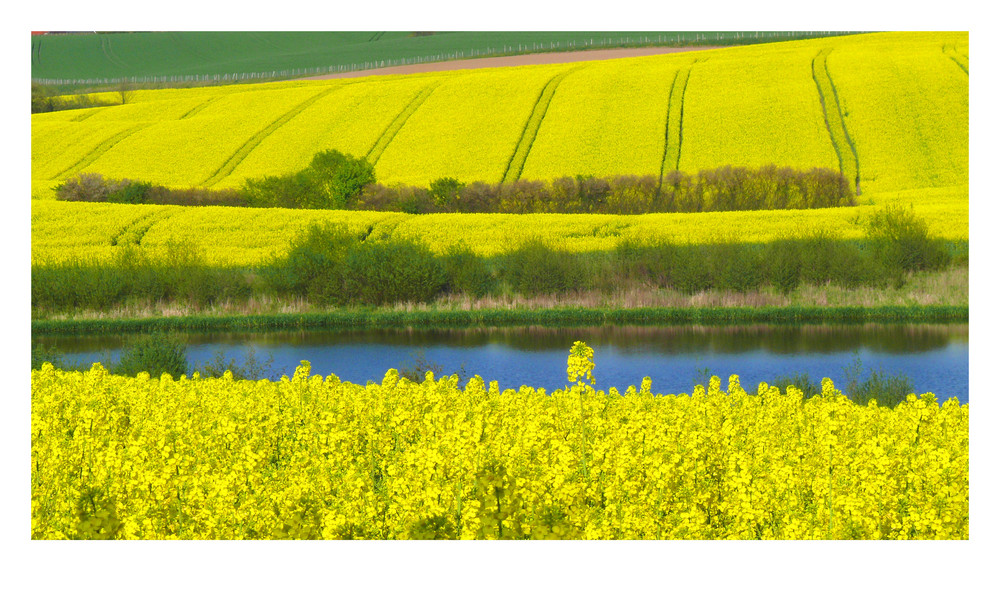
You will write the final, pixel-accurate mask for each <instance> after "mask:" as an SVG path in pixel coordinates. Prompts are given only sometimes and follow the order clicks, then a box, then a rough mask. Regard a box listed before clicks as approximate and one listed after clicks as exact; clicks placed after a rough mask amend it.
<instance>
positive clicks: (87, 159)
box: [52, 124, 149, 181]
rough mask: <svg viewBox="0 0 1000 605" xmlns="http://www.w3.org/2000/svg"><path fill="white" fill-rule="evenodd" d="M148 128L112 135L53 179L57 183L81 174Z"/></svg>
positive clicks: (130, 129)
mask: <svg viewBox="0 0 1000 605" xmlns="http://www.w3.org/2000/svg"><path fill="white" fill-rule="evenodd" d="M147 126H149V124H137V125H136V126H133V127H131V128H126V129H125V130H122V131H120V132H119V133H118V134H115V135H112V136H111V137H109V138H107V139H105V140H104V141H103V142H101V144H99V145H98V146H97V147H95V148H94V149H92V150H90V152H88V153H87V154H86V155H84V156H83V157H82V158H80V159H79V160H78V161H77V162H76V163H75V164H73V165H72V166H70V167H69V168H67V169H65V170H63V171H62V172H60V173H58V174H56V175H55V176H54V177H52V180H55V181H60V180H63V179H65V178H67V177H69V176H72V175H73V174H74V173H77V172H79V171H80V170H81V169H83V168H86V167H87V166H90V165H91V164H93V163H94V162H96V161H97V159H98V158H100V157H101V156H102V155H104V154H105V153H107V152H108V151H109V150H110V149H111V148H112V147H114V146H115V145H117V144H118V143H121V142H122V141H124V140H125V139H127V138H128V137H130V136H132V135H133V134H135V133H137V132H139V131H140V130H142V129H143V128H146V127H147Z"/></svg>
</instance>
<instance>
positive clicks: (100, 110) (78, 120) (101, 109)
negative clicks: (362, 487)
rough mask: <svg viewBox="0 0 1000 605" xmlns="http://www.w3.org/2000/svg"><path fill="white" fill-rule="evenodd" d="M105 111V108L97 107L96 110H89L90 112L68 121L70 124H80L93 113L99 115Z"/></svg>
mask: <svg viewBox="0 0 1000 605" xmlns="http://www.w3.org/2000/svg"><path fill="white" fill-rule="evenodd" d="M105 109H107V107H98V108H96V109H91V110H90V111H85V112H83V113H81V114H80V115H78V116H76V117H74V118H72V119H70V122H82V121H84V120H87V119H89V118H91V117H92V116H93V115H94V114H95V113H100V112H102V111H104V110H105Z"/></svg>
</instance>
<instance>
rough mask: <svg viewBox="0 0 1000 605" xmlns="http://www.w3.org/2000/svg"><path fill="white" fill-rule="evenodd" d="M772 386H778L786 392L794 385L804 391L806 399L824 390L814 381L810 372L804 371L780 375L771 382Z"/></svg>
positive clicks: (803, 394)
mask: <svg viewBox="0 0 1000 605" xmlns="http://www.w3.org/2000/svg"><path fill="white" fill-rule="evenodd" d="M771 386H775V387H778V388H779V389H781V390H782V391H784V392H785V393H787V392H788V387H790V386H793V387H795V388H796V389H798V390H800V391H802V396H803V398H804V399H809V398H811V397H814V396H816V395H820V394H822V392H823V387H822V386H820V385H819V384H817V383H816V382H813V381H812V380H810V379H809V374H807V373H805V372H802V373H798V372H796V373H795V374H790V375H787V376H778V377H777V378H775V379H774V380H773V381H772V382H771Z"/></svg>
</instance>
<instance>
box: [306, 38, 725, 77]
mask: <svg viewBox="0 0 1000 605" xmlns="http://www.w3.org/2000/svg"><path fill="white" fill-rule="evenodd" d="M713 48H722V47H720V46H685V47H681V48H672V47H660V46H657V47H652V48H611V49H603V50H574V51H567V52H556V53H532V54H528V55H512V56H509V57H484V58H482V59H456V60H454V61H438V62H435V63H416V64H413V65H397V66H394V67H380V68H378V69H366V70H362V71H346V72H342V73H338V74H329V75H325V76H312V77H309V78H303V79H304V80H329V79H332V78H359V77H362V76H381V75H390V74H416V73H423V72H428V71H452V70H455V69H476V68H480V67H509V66H512V65H544V64H548V63H573V62H575V61H602V60H604V59H620V58H622V57H645V56H648V55H663V54H667V53H683V52H691V51H695V50H711V49H713Z"/></svg>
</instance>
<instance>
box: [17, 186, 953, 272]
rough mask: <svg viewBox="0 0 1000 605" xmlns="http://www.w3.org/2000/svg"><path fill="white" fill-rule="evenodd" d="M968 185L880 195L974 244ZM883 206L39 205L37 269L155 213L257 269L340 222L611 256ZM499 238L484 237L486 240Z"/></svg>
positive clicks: (155, 242)
mask: <svg viewBox="0 0 1000 605" xmlns="http://www.w3.org/2000/svg"><path fill="white" fill-rule="evenodd" d="M967 197H968V187H967V186H966V187H953V188H939V189H931V190H915V191H907V192H900V193H893V194H890V195H886V196H882V197H877V198H874V199H873V201H875V202H877V203H883V202H885V203H888V202H901V203H904V204H911V203H912V204H913V208H914V211H915V213H916V214H917V216H919V217H921V218H924V219H926V220H927V222H928V223H929V225H930V233H931V235H932V236H936V237H942V238H946V239H949V240H953V241H957V240H965V241H967V240H968V237H969V235H968V234H969V215H968V211H967V207H966V206H964V205H963V202H962V200H965V199H967ZM878 207H879V206H878V204H873V205H863V206H858V207H855V208H823V209H819V210H760V211H741V212H706V213H699V214H680V213H677V214H646V215H635V216H618V215H606V214H604V215H602V214H533V215H521V214H425V215H412V214H402V213H396V212H372V211H347V210H289V209H283V208H224V207H200V208H198V207H196V208H189V207H180V206H152V205H149V206H142V207H135V206H125V205H121V204H107V203H82V202H56V201H35V202H34V203H33V204H32V212H31V260H32V264H33V265H38V264H46V263H49V262H56V261H66V260H71V259H73V258H88V259H98V260H99V259H108V258H111V257H112V255H113V253H114V251H115V248H116V246H118V245H120V243H125V242H118V241H117V239H116V238H118V237H119V236H120V235H121V234H124V233H125V232H127V231H128V230H129V229H132V225H134V224H135V223H136V222H137V221H139V220H140V218H143V220H145V217H151V218H150V219H149V220H150V221H151V223H150V224H148V225H147V224H146V223H143V224H142V225H140V226H141V227H143V228H145V227H148V229H147V230H146V231H145V232H144V235H143V236H142V238H141V240H140V241H138V242H132V243H138V244H140V245H141V246H142V247H143V248H147V249H150V250H151V251H154V252H155V251H162V250H164V249H165V247H166V246H167V245H168V244H169V243H170V242H174V243H177V244H184V245H186V246H188V247H193V248H195V249H198V250H200V251H201V252H202V253H203V254H204V258H205V261H206V262H208V263H209V264H212V265H241V266H253V265H258V264H260V263H262V262H266V261H267V260H269V259H270V258H272V256H273V255H275V254H278V255H280V254H284V253H285V252H286V251H287V249H288V245H289V242H290V241H291V240H292V239H293V238H294V237H295V235H296V234H297V233H299V232H300V231H302V230H303V229H305V228H307V227H308V226H309V225H310V224H314V223H339V224H343V225H345V226H346V227H347V228H348V229H349V230H350V231H352V232H356V233H358V234H361V233H363V232H365V231H367V230H368V229H369V228H371V230H372V231H371V234H372V235H371V237H374V238H375V239H380V238H392V237H396V238H399V237H406V238H410V239H416V240H420V241H423V242H425V243H426V244H428V246H429V247H430V248H431V249H432V250H433V251H435V252H438V253H443V252H445V251H447V250H448V249H449V248H450V247H451V246H453V245H455V244H465V245H466V246H468V247H469V249H471V250H472V251H473V252H475V253H476V254H479V255H481V256H495V255H498V254H502V253H504V252H506V251H507V250H508V249H509V248H510V247H512V246H517V245H519V244H521V243H522V242H524V241H527V240H531V239H541V240H545V241H548V242H550V243H551V244H554V245H556V246H558V247H560V248H562V249H565V250H570V251H576V252H588V251H597V250H611V249H613V248H614V247H615V246H616V245H617V244H618V243H619V242H620V241H621V238H623V237H626V238H639V239H652V240H669V241H674V242H678V243H705V242H714V241H718V240H726V239H729V240H738V241H747V242H768V241H773V240H775V239H790V238H795V237H800V236H803V235H810V234H812V233H815V232H817V231H825V232H827V233H830V234H832V235H836V236H839V237H843V238H845V239H852V238H862V237H863V236H864V227H863V225H864V220H865V217H866V216H868V215H869V214H870V213H871V212H873V211H874V210H876V209H877V208H878ZM487 233H488V234H489V237H484V234H487Z"/></svg>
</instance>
